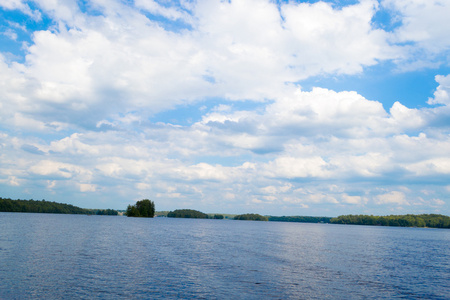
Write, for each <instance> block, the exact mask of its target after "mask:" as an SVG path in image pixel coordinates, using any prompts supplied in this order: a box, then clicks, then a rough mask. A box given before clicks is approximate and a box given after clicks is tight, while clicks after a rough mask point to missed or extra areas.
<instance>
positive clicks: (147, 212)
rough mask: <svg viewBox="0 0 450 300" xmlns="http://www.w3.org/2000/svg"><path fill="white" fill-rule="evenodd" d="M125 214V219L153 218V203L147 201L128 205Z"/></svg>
mask: <svg viewBox="0 0 450 300" xmlns="http://www.w3.org/2000/svg"><path fill="white" fill-rule="evenodd" d="M125 214H126V216H127V217H139V218H153V217H154V216H155V203H154V202H153V201H150V200H149V199H143V200H140V201H137V202H136V204H135V205H128V207H127V211H126V212H125Z"/></svg>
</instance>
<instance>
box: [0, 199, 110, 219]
mask: <svg viewBox="0 0 450 300" xmlns="http://www.w3.org/2000/svg"><path fill="white" fill-rule="evenodd" d="M0 212H25V213H47V214H84V215H117V214H118V212H117V211H116V210H113V209H85V208H80V207H77V206H74V205H71V204H63V203H57V202H50V201H45V200H33V199H31V200H20V199H18V200H13V199H9V198H1V197H0Z"/></svg>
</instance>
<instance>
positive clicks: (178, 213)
mask: <svg viewBox="0 0 450 300" xmlns="http://www.w3.org/2000/svg"><path fill="white" fill-rule="evenodd" d="M167 217H168V218H193V219H208V218H209V217H208V215H207V214H205V213H202V212H201V211H198V210H194V209H176V210H174V211H171V212H169V213H168V214H167Z"/></svg>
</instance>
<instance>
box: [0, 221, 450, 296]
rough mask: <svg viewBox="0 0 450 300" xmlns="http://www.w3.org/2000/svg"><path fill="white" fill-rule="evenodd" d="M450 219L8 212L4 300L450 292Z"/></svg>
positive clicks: (2, 242) (0, 276)
mask: <svg viewBox="0 0 450 300" xmlns="http://www.w3.org/2000/svg"><path fill="white" fill-rule="evenodd" d="M449 246H450V230H443V229H423V228H393V227H369V226H350V225H347V226H346V225H327V224H305V223H278V222H251V221H230V220H195V219H169V218H155V219H140V218H126V217H111V216H83V215H51V214H20V213H0V299H73V298H76V299H120V298H123V299H158V298H164V299H167V298H169V299H170V298H172V299H180V298H182V299H192V298H194V299H367V298H371V299H381V298H384V299H392V298H406V299H420V298H423V299H449V297H450V257H449V256H450V248H449Z"/></svg>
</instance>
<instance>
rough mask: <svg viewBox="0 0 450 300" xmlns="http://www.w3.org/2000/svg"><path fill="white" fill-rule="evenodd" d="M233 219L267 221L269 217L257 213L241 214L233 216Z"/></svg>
mask: <svg viewBox="0 0 450 300" xmlns="http://www.w3.org/2000/svg"><path fill="white" fill-rule="evenodd" d="M234 220H246V221H269V217H266V216H261V215H259V214H243V215H237V216H235V217H234Z"/></svg>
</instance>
